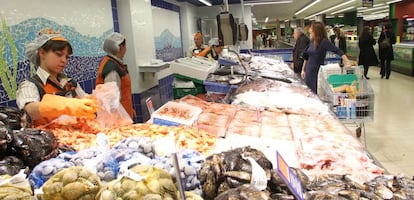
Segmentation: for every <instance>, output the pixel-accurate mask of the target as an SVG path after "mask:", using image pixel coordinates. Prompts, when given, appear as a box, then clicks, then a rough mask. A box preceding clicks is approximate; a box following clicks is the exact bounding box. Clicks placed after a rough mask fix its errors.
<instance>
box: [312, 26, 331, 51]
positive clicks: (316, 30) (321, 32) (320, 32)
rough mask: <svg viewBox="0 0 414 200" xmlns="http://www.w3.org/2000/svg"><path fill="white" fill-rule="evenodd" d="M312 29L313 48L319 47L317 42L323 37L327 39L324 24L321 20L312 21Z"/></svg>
mask: <svg viewBox="0 0 414 200" xmlns="http://www.w3.org/2000/svg"><path fill="white" fill-rule="evenodd" d="M310 28H311V29H312V31H313V35H314V38H313V45H314V46H315V49H317V48H318V47H319V44H320V43H321V41H322V40H323V39H328V34H327V33H326V30H325V25H324V24H323V22H313V23H312V24H311V27H310Z"/></svg>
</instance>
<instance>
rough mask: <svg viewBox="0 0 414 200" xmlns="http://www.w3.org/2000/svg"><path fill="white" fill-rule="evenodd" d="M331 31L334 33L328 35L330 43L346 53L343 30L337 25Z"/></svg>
mask: <svg viewBox="0 0 414 200" xmlns="http://www.w3.org/2000/svg"><path fill="white" fill-rule="evenodd" d="M333 31H334V33H335V34H334V35H332V36H331V37H330V39H331V42H332V44H334V45H335V46H336V47H338V48H339V49H340V50H341V51H342V52H344V54H346V52H347V51H346V37H345V34H344V32H343V31H342V30H341V29H340V28H339V27H335V28H334V29H333Z"/></svg>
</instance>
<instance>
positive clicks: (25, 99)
mask: <svg viewBox="0 0 414 200" xmlns="http://www.w3.org/2000/svg"><path fill="white" fill-rule="evenodd" d="M36 74H37V75H38V76H39V78H40V80H41V81H42V83H43V85H45V84H46V81H47V79H48V78H49V76H50V74H49V73H48V72H46V71H45V70H44V69H42V68H41V67H38V68H37V71H36ZM70 80H71V79H70V78H62V79H61V80H60V86H61V87H64V86H65V84H66V83H67V82H68V81H70ZM75 92H76V94H77V95H78V97H80V98H82V97H83V96H85V95H86V93H85V91H83V89H82V88H81V87H80V86H79V84H78V85H77V87H76V89H75ZM31 102H40V94H39V91H38V89H37V87H36V85H35V84H34V83H33V82H31V81H28V80H24V81H23V82H22V83H21V84H20V85H19V88H18V89H17V92H16V104H17V107H18V108H19V109H24V107H25V106H26V104H28V103H31Z"/></svg>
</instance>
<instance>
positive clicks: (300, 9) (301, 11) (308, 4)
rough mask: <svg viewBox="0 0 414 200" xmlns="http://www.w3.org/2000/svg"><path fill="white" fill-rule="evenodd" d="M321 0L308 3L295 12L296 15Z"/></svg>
mask: <svg viewBox="0 0 414 200" xmlns="http://www.w3.org/2000/svg"><path fill="white" fill-rule="evenodd" d="M319 1H320V0H316V1H314V2H312V3H310V4H308V5H307V6H305V7H303V8H302V9H300V10H298V11H296V12H295V15H299V14H300V13H302V12H303V11H305V10H307V9H308V8H310V7H312V6H313V5H315V4H317V3H318V2H319Z"/></svg>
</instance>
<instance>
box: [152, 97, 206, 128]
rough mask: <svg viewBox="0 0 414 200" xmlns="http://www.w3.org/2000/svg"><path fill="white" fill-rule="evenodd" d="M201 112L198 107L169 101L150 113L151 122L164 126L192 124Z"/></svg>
mask: <svg viewBox="0 0 414 200" xmlns="http://www.w3.org/2000/svg"><path fill="white" fill-rule="evenodd" d="M201 112H202V110H201V109H200V108H197V107H194V106H190V105H187V104H182V103H177V102H173V101H170V102H167V103H166V104H164V105H163V106H162V107H161V108H159V109H158V110H157V111H155V112H154V113H153V114H152V122H153V123H154V124H159V125H166V126H180V125H185V126H192V125H193V124H194V122H195V121H196V120H197V118H198V116H199V115H200V113H201Z"/></svg>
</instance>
